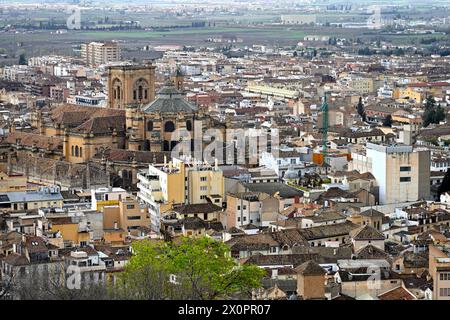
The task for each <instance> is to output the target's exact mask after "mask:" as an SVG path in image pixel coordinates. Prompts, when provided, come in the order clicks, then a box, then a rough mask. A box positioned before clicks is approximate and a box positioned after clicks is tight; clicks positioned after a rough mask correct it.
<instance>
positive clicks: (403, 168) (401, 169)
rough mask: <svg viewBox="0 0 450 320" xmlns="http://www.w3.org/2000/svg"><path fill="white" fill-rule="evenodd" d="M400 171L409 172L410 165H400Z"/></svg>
mask: <svg viewBox="0 0 450 320" xmlns="http://www.w3.org/2000/svg"><path fill="white" fill-rule="evenodd" d="M400 171H401V172H409V171H411V167H400Z"/></svg>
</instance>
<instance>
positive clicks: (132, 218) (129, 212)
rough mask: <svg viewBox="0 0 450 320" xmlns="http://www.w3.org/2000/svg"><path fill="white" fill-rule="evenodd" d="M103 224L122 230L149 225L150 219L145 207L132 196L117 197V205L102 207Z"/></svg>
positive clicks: (106, 226) (108, 227)
mask: <svg viewBox="0 0 450 320" xmlns="http://www.w3.org/2000/svg"><path fill="white" fill-rule="evenodd" d="M103 226H104V228H107V229H111V228H114V227H115V226H117V227H118V228H121V229H123V230H127V231H129V230H133V229H137V228H138V227H149V226H150V219H149V217H148V211H147V210H146V207H145V206H143V205H141V204H140V203H139V202H138V201H137V200H136V199H134V198H133V197H129V196H127V197H126V198H121V199H119V204H118V205H113V206H105V207H103Z"/></svg>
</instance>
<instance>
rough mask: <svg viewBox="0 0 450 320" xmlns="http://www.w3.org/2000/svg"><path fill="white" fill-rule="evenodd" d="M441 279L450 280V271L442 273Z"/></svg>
mask: <svg viewBox="0 0 450 320" xmlns="http://www.w3.org/2000/svg"><path fill="white" fill-rule="evenodd" d="M439 280H442V281H447V280H450V273H440V274H439Z"/></svg>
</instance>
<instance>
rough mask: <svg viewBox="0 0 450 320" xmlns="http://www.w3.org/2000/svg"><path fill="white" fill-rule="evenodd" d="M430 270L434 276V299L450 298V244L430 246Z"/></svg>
mask: <svg viewBox="0 0 450 320" xmlns="http://www.w3.org/2000/svg"><path fill="white" fill-rule="evenodd" d="M428 261H429V262H428V263H429V272H430V275H431V277H432V278H433V300H450V246H449V245H448V244H445V245H444V244H442V245H437V244H432V245H430V246H429V260H428Z"/></svg>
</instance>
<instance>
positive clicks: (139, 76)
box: [108, 64, 155, 109]
mask: <svg viewBox="0 0 450 320" xmlns="http://www.w3.org/2000/svg"><path fill="white" fill-rule="evenodd" d="M154 99H155V66H153V65H152V64H145V65H142V66H138V65H120V66H111V67H109V68H108V106H109V108H112V109H126V108H127V107H129V106H138V105H141V104H145V103H149V102H151V101H153V100H154Z"/></svg>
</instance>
